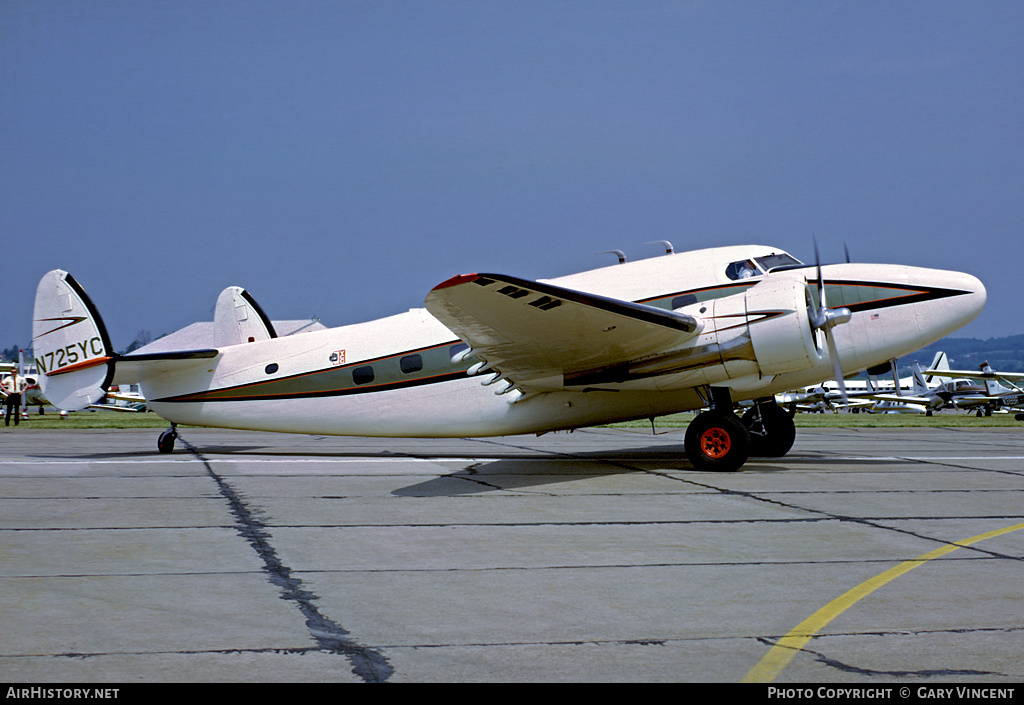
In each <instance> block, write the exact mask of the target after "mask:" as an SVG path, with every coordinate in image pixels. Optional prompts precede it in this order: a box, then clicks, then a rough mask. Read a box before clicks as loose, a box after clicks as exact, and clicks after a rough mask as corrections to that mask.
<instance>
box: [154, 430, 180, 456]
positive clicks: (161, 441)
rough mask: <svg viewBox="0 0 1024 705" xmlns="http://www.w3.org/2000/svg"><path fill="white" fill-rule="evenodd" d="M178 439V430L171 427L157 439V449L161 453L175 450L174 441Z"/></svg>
mask: <svg viewBox="0 0 1024 705" xmlns="http://www.w3.org/2000/svg"><path fill="white" fill-rule="evenodd" d="M177 439H178V432H177V430H175V429H173V428H169V429H167V430H166V431H164V432H163V433H161V434H160V438H158V439H157V441H156V449H157V450H159V451H160V452H161V453H171V452H173V451H174V441H176V440H177Z"/></svg>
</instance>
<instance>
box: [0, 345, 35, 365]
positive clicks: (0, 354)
mask: <svg viewBox="0 0 1024 705" xmlns="http://www.w3.org/2000/svg"><path fill="white" fill-rule="evenodd" d="M19 350H21V348H20V347H18V346H17V345H12V346H11V347H9V348H4V349H3V350H0V360H7V361H8V362H12V361H13V362H16V361H17V360H18V351H19ZM25 357H26V358H28V357H29V354H28V350H26V351H25Z"/></svg>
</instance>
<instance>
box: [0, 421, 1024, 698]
mask: <svg viewBox="0 0 1024 705" xmlns="http://www.w3.org/2000/svg"><path fill="white" fill-rule="evenodd" d="M157 434H158V431H155V430H138V431H136V430H131V431H124V430H119V431H45V430H20V431H15V430H14V429H10V430H5V429H0V629H2V634H3V640H2V645H0V681H3V682H8V683H61V682H64V683H71V682H74V683H88V682H101V683H133V682H286V681H287V682H321V681H337V682H360V681H377V682H379V681H388V682H395V683H400V682H467V681H482V682H555V681H572V682H593V681H599V682H655V681H661V682H668V681H672V682H734V683H735V682H740V681H743V680H747V681H759V682H771V683H778V684H785V683H810V682H813V683H822V682H824V683H858V684H880V683H897V684H906V685H908V686H911V687H912V688H913V687H918V686H920V685H926V684H931V683H951V682H953V683H1015V682H1016V683H1019V682H1020V681H1021V680H1022V679H1024V660H1022V659H1021V654H1024V610H1022V609H1021V605H1022V604H1024V580H1022V577H1024V428H1022V429H1018V428H991V429H969V428H965V429H948V428H944V429H933V428H912V429H866V428H864V429H852V428H847V429H801V430H800V431H799V432H798V436H797V442H796V445H795V446H794V448H793V450H792V452H791V453H790V454H789V455H788V456H787V457H785V458H782V459H771V460H760V459H752V460H751V461H750V462H749V463H748V464H747V465H746V466H745V467H744V468H743V469H742V470H741V471H740V472H736V473H722V474H712V473H701V472H696V471H695V470H693V468H692V467H691V466H690V465H689V464H688V463H687V462H686V460H685V459H684V457H683V456H682V454H681V444H682V433H681V432H672V433H668V434H665V435H652V434H651V432H650V431H640V430H620V429H592V430H587V431H580V432H577V433H574V434H557V435H549V436H542V437H540V438H537V437H533V436H529V437H522V436H519V437H506V438H493V439H456V440H411V439H410V440H395V439H364V438H339V437H322V436H290V435H283V434H282V435H278V434H267V433H255V432H233V431H221V430H206V429H201V430H200V429H184V430H182V431H181V433H180V438H179V440H178V445H177V448H176V450H175V452H174V453H173V454H172V455H169V456H163V455H159V454H158V453H157V452H156V436H157Z"/></svg>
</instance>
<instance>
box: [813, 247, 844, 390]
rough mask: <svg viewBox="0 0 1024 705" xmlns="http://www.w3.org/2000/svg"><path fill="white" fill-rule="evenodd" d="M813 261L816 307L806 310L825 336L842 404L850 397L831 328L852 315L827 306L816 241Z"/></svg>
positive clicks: (840, 309) (816, 328)
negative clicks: (815, 274)
mask: <svg viewBox="0 0 1024 705" xmlns="http://www.w3.org/2000/svg"><path fill="white" fill-rule="evenodd" d="M814 261H815V264H816V266H817V269H818V309H817V310H811V311H809V312H808V315H809V317H810V321H811V328H813V329H814V330H820V331H821V332H822V334H823V335H824V336H825V344H826V345H827V346H828V359H829V362H830V363H831V364H832V374H833V375H834V376H835V380H836V383H837V384H838V385H839V392H840V394H841V395H842V397H843V404H844V405H845V404H848V403H849V401H850V399H849V397H848V396H847V394H846V382H845V381H844V380H843V366H842V365H841V364H840V363H839V348H838V347H836V341H835V338H833V337H832V329H833V328H835V327H836V326H837V325H839V324H841V323H846V322H848V321H849V320H850V318H852V317H853V314H852V313H850V309H848V308H837V309H835V310H833V309H830V308H829V307H828V302H827V301H826V300H825V279H824V276H823V275H822V273H821V257H820V256H819V254H818V242H817V240H815V242H814Z"/></svg>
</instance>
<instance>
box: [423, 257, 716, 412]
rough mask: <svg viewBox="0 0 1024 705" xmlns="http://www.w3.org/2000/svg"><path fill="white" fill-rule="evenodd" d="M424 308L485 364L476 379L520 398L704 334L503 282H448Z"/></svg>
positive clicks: (662, 317) (658, 316)
mask: <svg viewBox="0 0 1024 705" xmlns="http://www.w3.org/2000/svg"><path fill="white" fill-rule="evenodd" d="M425 305H426V308H427V310H428V311H429V312H430V313H431V314H432V315H433V316H434V317H436V318H437V319H438V320H440V321H441V323H443V324H444V325H445V326H447V327H448V328H449V329H451V330H452V331H453V332H454V333H456V334H457V335H458V336H459V337H460V338H462V339H463V340H464V341H466V342H467V343H468V344H469V345H470V347H471V348H472V350H473V352H474V353H475V354H476V355H477V356H478V357H479V358H481V360H483V361H484V364H482V365H481V366H480V368H479V369H480V371H487V372H495V373H499V376H500V377H501V378H505V379H508V380H509V382H510V385H509V389H512V388H518V389H520V390H522V391H524V392H530V391H546V390H555V389H562V388H564V386H565V380H566V378H567V377H570V378H571V377H580V376H581V375H583V373H590V372H597V371H600V370H602V369H606V368H610V367H614V366H617V365H621V364H623V363H625V362H631V361H636V360H640V359H643V358H646V357H649V356H652V355H655V354H659V353H663V352H665V351H668V350H675V349H679V348H680V347H683V346H685V345H686V344H687V343H689V342H690V341H692V340H693V339H694V338H696V336H697V335H698V334H699V333H700V331H701V329H702V323H701V321H700V320H699V319H697V318H694V317H693V316H688V315H683V314H679V313H674V312H672V311H667V310H664V309H660V308H654V307H652V306H646V305H644V304H638V303H633V302H630V301H623V300H619V299H613V298H608V297H603V296H597V295H594V294H587V293H584V292H581V291H576V290H573V289H565V288H562V287H558V286H554V285H551V284H545V283H540V282H535V281H528V280H525V279H519V278H516V277H510V276H507V275H502V274H467V275H460V276H457V277H454V278H452V279H449V280H448V281H446V282H443V283H441V284H439V285H438V286H437V287H435V288H434V289H433V290H432V291H431V292H430V293H429V294H428V295H427V298H426V302H425Z"/></svg>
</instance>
